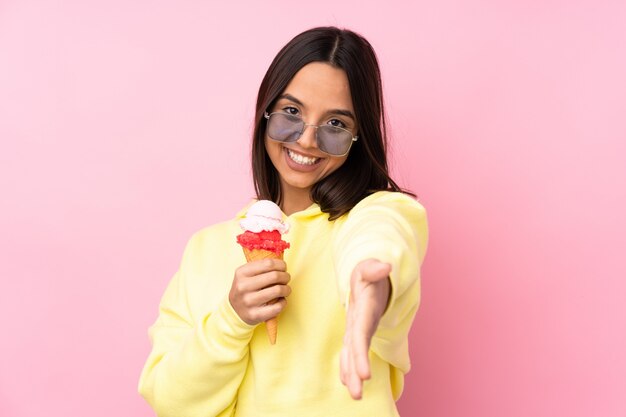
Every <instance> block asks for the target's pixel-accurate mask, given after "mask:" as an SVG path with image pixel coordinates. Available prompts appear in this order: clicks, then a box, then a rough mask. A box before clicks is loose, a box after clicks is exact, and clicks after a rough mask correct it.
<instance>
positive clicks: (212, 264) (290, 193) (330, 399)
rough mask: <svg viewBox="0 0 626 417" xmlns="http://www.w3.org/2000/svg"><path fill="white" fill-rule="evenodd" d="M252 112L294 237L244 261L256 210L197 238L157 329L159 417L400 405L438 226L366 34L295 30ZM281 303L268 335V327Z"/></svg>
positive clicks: (153, 370)
mask: <svg viewBox="0 0 626 417" xmlns="http://www.w3.org/2000/svg"><path fill="white" fill-rule="evenodd" d="M255 118H256V119H255V121H256V125H255V130H254V137H253V147H252V167H253V175H254V183H255V188H256V193H257V197H258V199H268V200H272V201H274V202H275V203H277V204H278V205H279V206H280V208H281V209H282V211H283V213H284V214H285V215H286V221H287V222H288V223H289V224H290V225H291V230H290V231H289V233H288V234H287V235H286V236H285V239H286V240H288V241H289V242H290V244H291V248H290V249H288V250H287V251H286V252H285V258H284V261H282V260H264V261H255V262H250V263H245V258H244V256H243V253H242V251H241V248H240V247H239V246H238V245H237V243H236V241H235V236H236V235H237V234H239V233H240V232H241V230H240V228H239V225H238V220H239V219H240V218H241V217H242V216H243V215H244V214H245V209H244V210H242V211H241V212H240V213H239V214H238V215H237V217H236V219H233V220H232V221H228V222H224V223H220V224H217V225H214V226H211V227H209V228H207V229H204V230H202V231H200V232H198V233H196V234H195V235H194V236H193V237H192V238H191V240H190V241H189V243H188V245H187V248H186V249H185V253H184V255H183V259H182V262H181V266H180V269H179V271H178V272H177V273H176V275H175V276H174V278H173V279H172V281H171V283H170V285H169V286H168V288H167V290H166V292H165V294H164V296H163V299H162V301H161V305H160V315H159V318H158V319H157V321H156V323H155V324H154V325H153V326H152V327H151V329H150V335H151V338H152V342H153V349H152V352H151V354H150V356H149V358H148V360H147V363H146V365H145V367H144V370H143V373H142V375H141V379H140V383H139V390H140V392H141V394H142V395H143V396H144V397H145V398H146V399H147V400H148V402H149V403H150V404H151V405H152V406H153V407H154V409H155V410H156V411H157V414H158V415H160V416H176V417H181V416H231V415H237V416H331V415H337V416H364V415H377V416H396V415H398V414H397V410H396V407H395V401H396V400H397V399H398V398H399V396H400V394H401V391H402V388H403V378H404V374H405V373H406V372H407V371H408V369H409V357H408V342H407V338H408V332H409V328H410V326H411V323H412V320H413V317H414V315H415V312H416V310H417V307H418V304H419V295H420V287H419V268H420V265H421V262H422V261H423V258H424V254H425V249H426V245H427V234H428V231H427V224H426V215H425V211H424V209H423V207H422V206H421V205H420V204H419V203H417V202H416V201H415V200H414V199H412V198H411V197H409V196H407V195H406V194H405V193H403V192H401V190H400V188H399V187H398V186H397V185H396V184H395V183H394V182H393V180H392V179H391V178H390V177H389V175H388V171H387V161H386V154H385V148H386V147H385V123H384V111H383V100H382V91H381V81H380V72H379V68H378V63H377V60H376V56H375V54H374V51H373V50H372V48H371V46H370V44H369V43H368V42H367V41H366V40H365V39H363V38H362V37H361V36H359V35H357V34H355V33H353V32H351V31H348V30H340V29H337V28H332V27H331V28H316V29H311V30H309V31H306V32H304V33H301V34H300V35H298V36H296V37H295V38H294V39H292V40H291V41H290V42H289V43H288V44H287V45H286V46H285V47H284V48H283V49H282V50H281V51H280V52H279V53H278V55H277V56H276V58H275V59H274V61H273V62H272V64H271V66H270V68H269V69H268V71H267V74H266V75H265V77H264V79H263V81H262V83H261V87H260V89H259V95H258V99H257V105H256V116H255ZM276 299H278V302H276V303H274V304H272V303H271V301H273V300H276ZM279 314H280V319H279V320H280V321H279V333H278V341H277V343H276V344H275V345H273V346H272V345H270V344H269V342H268V340H267V337H266V335H265V331H264V329H263V326H258V324H259V323H262V322H264V321H265V320H267V319H269V318H272V317H275V316H277V315H279ZM342 385H345V387H344V386H342ZM346 388H347V389H346ZM356 400H360V401H356Z"/></svg>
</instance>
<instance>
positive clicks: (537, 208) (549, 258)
mask: <svg viewBox="0 0 626 417" xmlns="http://www.w3.org/2000/svg"><path fill="white" fill-rule="evenodd" d="M231 3H232V5H227V3H226V2H220V3H219V5H213V4H212V3H210V2H199V1H198V2H162V1H160V2H155V1H135V2H126V1H115V0H112V1H108V2H97V3H96V2H85V1H69V0H60V1H51V2H43V1H40V2H35V1H23V0H22V1H17V0H15V1H7V0H5V1H3V2H2V3H0V140H1V144H2V145H1V150H0V199H1V202H0V210H1V214H2V215H1V216H0V231H1V232H0V257H1V262H0V277H1V281H0V328H2V329H3V337H2V342H0V415H2V416H11V417H26V416H28V417H33V416H44V415H45V416H91V417H101V416H111V415H117V416H149V415H152V413H151V411H150V409H149V407H148V406H147V405H146V404H145V403H144V401H143V400H142V399H141V398H140V397H139V396H138V395H137V393H136V385H137V379H138V376H139V372H140V369H141V367H142V365H143V361H144V359H145V358H146V355H147V353H148V350H149V342H148V338H147V334H146V330H147V327H148V326H149V325H150V324H151V323H152V321H153V320H154V318H155V315H156V313H157V304H158V300H159V298H160V295H161V293H162V291H163V290H164V288H165V285H166V283H167V282H168V280H169V279H170V277H171V275H172V274H173V272H174V271H175V269H176V267H177V264H178V261H179V259H180V255H181V253H182V249H183V246H184V244H185V242H186V240H187V238H188V237H189V236H190V234H191V233H192V232H194V231H195V230H197V229H199V228H201V227H203V226H205V225H208V224H210V223H214V222H216V221H219V220H223V219H226V218H229V217H230V216H232V215H233V214H234V213H235V212H236V211H237V210H238V209H239V208H240V206H241V205H242V204H243V203H244V202H245V201H247V199H248V198H249V197H251V196H252V187H251V184H250V178H249V169H248V165H247V164H248V162H247V161H248V149H249V140H248V138H249V134H250V129H251V117H252V108H253V105H254V99H255V94H256V89H257V87H258V84H259V82H260V79H261V77H262V75H263V73H264V71H265V69H266V68H267V66H268V64H269V62H270V60H271V58H272V57H273V55H274V54H275V53H276V52H277V50H278V49H279V47H280V46H282V44H284V43H285V42H286V41H287V40H288V39H289V38H290V37H291V36H293V35H295V34H296V33H298V32H300V31H301V30H303V29H305V28H309V27H311V26H316V25H322V24H337V25H342V26H346V27H350V28H353V29H355V30H357V31H360V32H362V33H363V34H364V35H366V36H367V37H368V38H369V39H370V41H371V42H372V43H373V44H374V46H375V48H376V49H377V51H378V53H379V55H380V59H381V63H382V67H383V74H384V81H385V87H386V93H387V103H388V109H389V114H390V119H391V124H392V128H393V129H392V133H393V137H394V141H395V142H394V164H395V165H394V172H395V173H396V177H397V179H398V180H399V182H400V183H401V184H403V185H405V186H407V187H409V188H411V189H413V190H414V191H416V192H417V193H418V194H419V195H420V197H421V201H422V202H423V204H424V205H425V206H426V207H427V209H428V210H429V218H430V225H431V232H432V236H431V245H430V248H429V253H428V256H427V260H426V264H425V266H424V271H423V304H422V308H421V310H420V311H419V313H418V317H417V320H416V323H415V326H414V328H413V331H412V335H411V339H412V348H411V352H412V358H413V370H412V372H411V373H410V374H409V377H408V381H407V389H406V391H405V395H404V397H403V399H402V400H401V402H400V409H401V412H402V414H403V415H404V416H429V417H491V416H493V417H496V416H498V417H500V416H508V417H512V416H520V417H521V416H537V417H544V416H545V417H547V416H569V417H586V416H603V417H613V416H615V417H617V416H624V415H626V400H625V399H624V393H625V392H626V359H625V358H626V355H624V352H625V351H626V336H625V332H624V329H626V308H625V307H624V305H625V303H624V294H625V293H626V285H625V284H624V278H626V268H625V266H624V263H623V261H622V260H621V258H620V257H618V252H623V251H624V249H626V240H625V238H624V236H625V235H626V222H625V220H624V214H623V212H624V210H623V207H624V204H625V203H626V121H625V117H624V114H625V110H624V109H626V81H625V80H626V77H625V76H624V74H626V54H625V53H624V51H625V48H626V30H625V29H624V24H623V23H624V21H626V7H625V4H626V3H624V2H623V1H604V2H595V1H591V0H588V1H573V2H572V1H567V2H566V1H547V2H534V1H531V2H528V1H517V2H496V1H493V2H489V1H471V2H457V1H452V0H444V1H439V2H424V1H419V2H412V3H414V5H413V6H409V5H407V3H411V2H400V1H396V2H393V1H392V2H385V3H384V7H383V5H382V4H381V3H380V2H363V1H356V0H354V1H346V2H331V1H318V2H315V4H314V5H307V4H306V3H298V4H300V5H302V6H305V5H306V7H302V8H296V7H295V6H294V5H293V3H285V2H282V1H281V2H278V1H264V2H250V5H249V6H246V7H242V6H240V5H238V4H237V3H238V2H231ZM226 178H228V180H225V179H226Z"/></svg>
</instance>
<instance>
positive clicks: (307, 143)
mask: <svg viewBox="0 0 626 417" xmlns="http://www.w3.org/2000/svg"><path fill="white" fill-rule="evenodd" d="M315 135H317V126H311V125H304V131H303V132H302V135H300V138H299V139H298V140H297V141H296V142H298V144H299V145H300V146H302V147H303V148H304V149H306V148H317V139H316V137H315Z"/></svg>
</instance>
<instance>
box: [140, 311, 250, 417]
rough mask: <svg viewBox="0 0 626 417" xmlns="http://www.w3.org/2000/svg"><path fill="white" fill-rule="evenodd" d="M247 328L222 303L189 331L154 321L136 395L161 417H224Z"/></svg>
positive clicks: (241, 365) (243, 359)
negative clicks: (138, 392) (211, 416)
mask: <svg viewBox="0 0 626 417" xmlns="http://www.w3.org/2000/svg"><path fill="white" fill-rule="evenodd" d="M253 329H254V326H250V325H248V324H246V323H244V322H243V321H242V320H241V319H240V318H239V317H238V316H236V313H234V311H232V307H230V304H228V300H224V302H222V303H221V304H220V305H219V306H218V308H217V310H216V311H214V312H213V313H211V314H208V315H207V316H205V317H203V318H201V319H200V320H199V321H198V322H197V323H195V325H194V326H193V327H187V328H185V327H171V326H167V325H164V324H162V323H159V321H157V323H156V324H155V325H154V326H153V328H152V329H151V336H152V338H153V350H152V353H151V354H150V357H149V358H148V361H147V362H146V365H145V368H144V371H143V373H142V376H141V379H140V382H139V391H140V393H141V394H142V395H143V396H144V397H145V398H146V400H147V401H148V402H149V403H150V405H151V406H152V407H153V408H154V410H155V411H156V413H157V415H159V416H161V417H165V416H182V415H184V416H189V417H193V416H207V415H214V416H222V415H230V410H232V409H233V407H234V404H235V402H236V396H237V391H238V389H239V385H240V384H241V381H242V379H243V377H244V375H245V372H246V368H247V363H248V344H249V341H250V338H251V337H252V331H253Z"/></svg>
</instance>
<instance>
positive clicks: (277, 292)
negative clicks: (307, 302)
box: [243, 285, 291, 307]
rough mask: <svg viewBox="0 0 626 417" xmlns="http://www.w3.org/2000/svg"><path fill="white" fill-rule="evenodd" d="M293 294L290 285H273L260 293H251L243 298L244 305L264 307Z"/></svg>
mask: <svg viewBox="0 0 626 417" xmlns="http://www.w3.org/2000/svg"><path fill="white" fill-rule="evenodd" d="M289 294H291V287H289V286H288V285H272V286H270V287H267V288H263V289H261V290H259V291H255V292H249V293H247V294H245V295H244V296H243V298H244V300H243V301H244V303H245V304H246V305H248V306H249V307H255V306H263V305H265V304H269V303H271V302H272V301H273V300H275V299H278V298H285V297H287V296H289Z"/></svg>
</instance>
